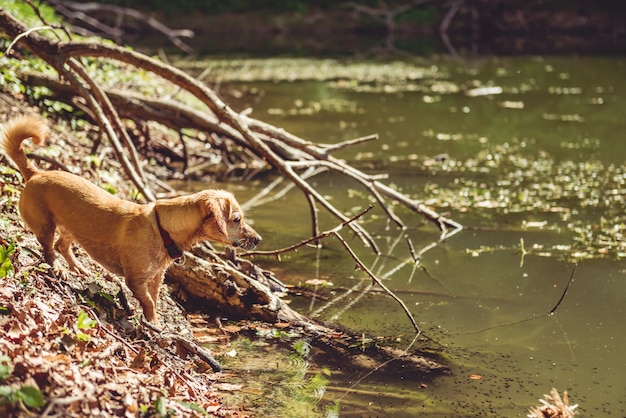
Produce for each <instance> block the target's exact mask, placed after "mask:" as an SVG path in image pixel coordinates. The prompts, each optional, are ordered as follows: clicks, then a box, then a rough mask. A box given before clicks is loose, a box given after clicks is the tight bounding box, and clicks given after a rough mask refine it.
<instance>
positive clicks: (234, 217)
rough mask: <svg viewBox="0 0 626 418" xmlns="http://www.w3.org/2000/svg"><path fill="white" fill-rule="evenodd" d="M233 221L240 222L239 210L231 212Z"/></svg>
mask: <svg viewBox="0 0 626 418" xmlns="http://www.w3.org/2000/svg"><path fill="white" fill-rule="evenodd" d="M233 222H234V223H236V224H238V223H239V222H241V214H240V213H239V212H234V213H233Z"/></svg>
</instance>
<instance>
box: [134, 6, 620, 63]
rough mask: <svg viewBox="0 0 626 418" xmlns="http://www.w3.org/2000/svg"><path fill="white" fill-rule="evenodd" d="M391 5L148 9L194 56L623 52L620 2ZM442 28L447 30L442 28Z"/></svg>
mask: <svg viewBox="0 0 626 418" xmlns="http://www.w3.org/2000/svg"><path fill="white" fill-rule="evenodd" d="M460 4H461V6H460V7H459V8H458V10H456V11H455V10H452V9H451V8H449V7H448V6H440V7H435V6H428V5H426V6H422V7H415V8H414V9H410V10H408V11H406V12H404V13H397V12H396V11H394V9H393V8H389V9H384V8H380V9H375V8H372V9H368V11H365V9H357V8H355V7H341V8H334V9H330V10H321V9H309V10H306V11H301V12H283V13H267V12H246V13H221V14H215V15H211V14H203V13H193V14H185V13H183V14H176V13H174V14H171V13H162V12H158V11H156V12H155V11H148V12H149V13H150V14H152V15H154V16H155V17H156V18H157V19H159V20H161V21H163V22H165V23H166V24H168V25H169V26H170V27H173V28H185V29H191V30H193V31H194V33H195V36H194V37H193V38H192V39H188V40H185V42H187V43H188V44H189V45H190V46H191V47H192V48H194V50H195V51H196V52H197V53H198V54H200V55H215V54H225V53H229V54H233V53H239V54H247V55H251V54H253V55H264V56H270V55H292V56H336V55H357V56H379V55H381V54H383V55H384V54H401V55H406V54H411V55H432V54H458V55H543V54H594V55H596V54H621V53H623V52H625V51H626V5H621V6H620V5H618V6H615V5H609V6H607V2H599V3H598V2H594V3H593V4H584V6H575V5H572V4H559V3H558V2H550V3H549V4H546V2H520V1H509V2H495V3H493V4H492V3H490V2H479V1H474V2H470V1H467V2H460ZM442 29H445V31H443V32H442ZM135 34H136V36H137V38H135V40H134V41H133V43H137V44H138V45H141V46H152V47H155V48H156V47H162V46H163V44H164V42H163V37H162V35H159V34H156V33H154V32H148V33H146V32H145V30H143V29H142V30H141V31H137V32H135Z"/></svg>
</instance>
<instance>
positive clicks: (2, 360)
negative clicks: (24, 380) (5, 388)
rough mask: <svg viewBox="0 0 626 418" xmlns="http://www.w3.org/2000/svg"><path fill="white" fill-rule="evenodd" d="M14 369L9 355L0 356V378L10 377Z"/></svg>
mask: <svg viewBox="0 0 626 418" xmlns="http://www.w3.org/2000/svg"><path fill="white" fill-rule="evenodd" d="M12 371H13V368H12V367H11V358H10V357H8V356H0V380H4V379H6V378H7V377H9V376H10V375H11V372H12Z"/></svg>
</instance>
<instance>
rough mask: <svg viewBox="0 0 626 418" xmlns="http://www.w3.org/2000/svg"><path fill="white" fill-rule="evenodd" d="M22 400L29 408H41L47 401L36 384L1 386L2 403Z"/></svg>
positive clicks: (0, 397) (0, 398)
mask: <svg viewBox="0 0 626 418" xmlns="http://www.w3.org/2000/svg"><path fill="white" fill-rule="evenodd" d="M20 401H21V402H23V403H24V405H26V406H27V407H29V408H41V407H42V406H44V405H45V403H46V402H45V400H44V398H43V395H42V394H41V391H40V390H39V389H37V388H36V387H34V386H22V387H21V388H19V389H15V388H13V387H11V386H0V403H16V402H20Z"/></svg>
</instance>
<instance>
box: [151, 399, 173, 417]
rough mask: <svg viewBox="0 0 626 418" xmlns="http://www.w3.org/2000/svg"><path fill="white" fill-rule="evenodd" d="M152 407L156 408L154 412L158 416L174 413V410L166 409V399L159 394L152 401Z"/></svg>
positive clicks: (167, 415)
mask: <svg viewBox="0 0 626 418" xmlns="http://www.w3.org/2000/svg"><path fill="white" fill-rule="evenodd" d="M154 409H155V410H156V414H157V416H159V417H163V418H166V417H171V416H173V415H174V411H173V410H171V409H167V399H166V398H164V397H162V396H160V397H158V398H157V400H156V401H154Z"/></svg>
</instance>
